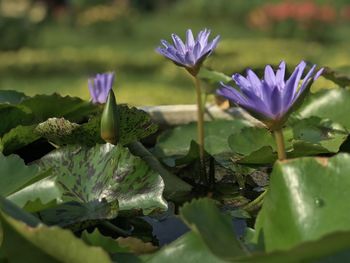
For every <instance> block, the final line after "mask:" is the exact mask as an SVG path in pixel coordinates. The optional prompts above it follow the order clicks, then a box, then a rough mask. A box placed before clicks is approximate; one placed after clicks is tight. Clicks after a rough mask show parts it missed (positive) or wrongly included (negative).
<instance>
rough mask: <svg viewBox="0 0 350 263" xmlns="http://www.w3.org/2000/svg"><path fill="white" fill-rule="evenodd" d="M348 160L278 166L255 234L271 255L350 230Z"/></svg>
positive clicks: (344, 157)
mask: <svg viewBox="0 0 350 263" xmlns="http://www.w3.org/2000/svg"><path fill="white" fill-rule="evenodd" d="M349 162H350V155H347V154H339V155H337V156H335V157H332V158H329V159H327V158H310V157H309V158H300V159H295V160H290V161H284V162H277V163H276V164H275V166H274V169H273V173H272V175H271V180H270V189H269V191H268V193H267V195H266V197H265V199H264V204H263V207H262V210H261V212H260V213H259V216H258V219H257V223H256V229H257V233H259V234H260V235H263V237H264V243H265V246H266V250H267V251H272V250H276V249H289V248H292V247H293V246H296V245H298V244H300V243H302V242H305V241H312V240H317V239H319V238H321V237H323V236H325V235H327V234H330V233H332V232H335V231H349V230H350V225H349V221H350V216H349V214H348V213H344V211H348V210H349V209H350V204H349V202H346V200H348V199H349V198H350V193H349V191H348V189H349V187H350V178H349V176H348V175H349V173H350V167H349Z"/></svg>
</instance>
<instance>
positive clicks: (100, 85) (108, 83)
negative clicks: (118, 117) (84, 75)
mask: <svg viewBox="0 0 350 263" xmlns="http://www.w3.org/2000/svg"><path fill="white" fill-rule="evenodd" d="M113 82H114V73H112V72H109V73H102V74H96V76H95V77H94V78H90V79H89V82H88V85H89V90H90V95H91V99H92V102H93V103H96V104H97V103H99V104H103V103H106V101H107V97H108V93H109V91H110V90H111V89H112V86H113Z"/></svg>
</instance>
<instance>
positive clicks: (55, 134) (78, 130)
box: [36, 105, 158, 146]
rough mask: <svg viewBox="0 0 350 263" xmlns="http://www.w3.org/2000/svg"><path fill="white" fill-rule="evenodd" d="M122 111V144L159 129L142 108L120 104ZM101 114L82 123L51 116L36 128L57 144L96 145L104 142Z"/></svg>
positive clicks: (119, 107) (120, 111)
mask: <svg viewBox="0 0 350 263" xmlns="http://www.w3.org/2000/svg"><path fill="white" fill-rule="evenodd" d="M118 109H119V113H120V117H121V120H120V141H119V142H120V144H122V145H126V144H129V143H131V142H133V141H138V140H140V139H142V138H145V137H147V136H149V135H150V134H153V133H154V132H156V131H157V129H158V127H157V125H156V124H154V123H153V122H152V120H151V117H150V116H149V115H148V114H147V113H145V112H144V111H142V110H138V109H136V108H129V107H127V106H125V105H120V106H118ZM100 123H101V118H100V116H97V117H93V118H91V119H90V120H89V122H87V123H84V124H82V125H78V124H76V123H71V122H70V121H68V120H65V119H63V118H59V119H58V118H51V119H48V120H47V121H45V122H43V123H40V124H39V125H38V127H37V128H36V132H38V133H39V134H40V135H41V136H43V137H45V138H47V139H48V140H50V141H52V142H53V143H55V144H57V145H66V144H80V145H86V146H94V145H95V144H96V143H104V141H103V140H102V139H101V135H100Z"/></svg>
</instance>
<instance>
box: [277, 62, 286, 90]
mask: <svg viewBox="0 0 350 263" xmlns="http://www.w3.org/2000/svg"><path fill="white" fill-rule="evenodd" d="M285 72H286V62H284V61H282V62H281V63H280V65H279V67H278V70H277V72H276V82H277V83H276V84H277V86H278V87H279V88H284V75H285Z"/></svg>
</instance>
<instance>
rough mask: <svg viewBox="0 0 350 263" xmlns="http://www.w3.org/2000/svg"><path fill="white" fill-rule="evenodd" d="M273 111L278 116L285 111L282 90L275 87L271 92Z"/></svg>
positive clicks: (271, 107)
mask: <svg viewBox="0 0 350 263" xmlns="http://www.w3.org/2000/svg"><path fill="white" fill-rule="evenodd" d="M270 109H271V113H272V114H273V115H275V116H276V117H277V116H278V115H279V114H281V113H282V112H283V102H282V92H281V91H280V90H279V88H277V87H275V88H274V89H273V91H272V94H271V105H270Z"/></svg>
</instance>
